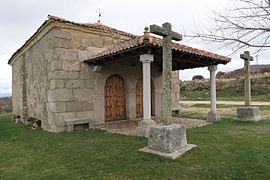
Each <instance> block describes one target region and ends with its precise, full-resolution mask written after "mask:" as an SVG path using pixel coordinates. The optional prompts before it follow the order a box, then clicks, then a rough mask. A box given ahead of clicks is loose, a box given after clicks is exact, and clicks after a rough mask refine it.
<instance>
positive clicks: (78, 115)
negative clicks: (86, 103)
mask: <svg viewBox="0 0 270 180" xmlns="http://www.w3.org/2000/svg"><path fill="white" fill-rule="evenodd" d="M93 114H94V112H93V111H82V112H76V115H75V117H76V118H91V119H93Z"/></svg>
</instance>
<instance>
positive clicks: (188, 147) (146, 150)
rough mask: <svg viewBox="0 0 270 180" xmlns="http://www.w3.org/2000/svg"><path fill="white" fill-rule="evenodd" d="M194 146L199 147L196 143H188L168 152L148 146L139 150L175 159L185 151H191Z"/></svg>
mask: <svg viewBox="0 0 270 180" xmlns="http://www.w3.org/2000/svg"><path fill="white" fill-rule="evenodd" d="M194 147H197V146H196V145H194V144H187V145H186V146H184V147H182V148H181V149H178V150H176V151H174V152H172V153H166V152H161V151H157V150H154V149H151V148H149V147H147V146H146V147H144V148H142V149H140V150H139V151H141V152H145V153H151V154H156V155H159V156H162V157H165V158H169V159H172V160H175V159H177V158H179V157H180V156H182V155H183V154H184V153H185V152H187V151H190V150H191V149H192V148H194Z"/></svg>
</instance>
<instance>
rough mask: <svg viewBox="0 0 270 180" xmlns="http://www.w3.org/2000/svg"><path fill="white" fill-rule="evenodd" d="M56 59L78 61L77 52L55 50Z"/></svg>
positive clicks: (63, 49) (62, 49)
mask: <svg viewBox="0 0 270 180" xmlns="http://www.w3.org/2000/svg"><path fill="white" fill-rule="evenodd" d="M54 52H55V53H54V58H55V59H59V60H63V61H78V55H77V51H76V50H72V49H65V48H55V51H54Z"/></svg>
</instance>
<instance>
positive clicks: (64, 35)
mask: <svg viewBox="0 0 270 180" xmlns="http://www.w3.org/2000/svg"><path fill="white" fill-rule="evenodd" d="M53 37H56V38H60V39H67V40H71V35H70V33H69V32H67V31H64V30H60V29H54V30H53Z"/></svg>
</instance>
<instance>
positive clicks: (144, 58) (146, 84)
mask: <svg viewBox="0 0 270 180" xmlns="http://www.w3.org/2000/svg"><path fill="white" fill-rule="evenodd" d="M153 60H154V55H152V54H143V55H140V61H141V62H142V63H143V120H142V121H140V122H139V126H138V129H137V134H138V135H139V136H144V137H148V132H149V128H150V126H153V125H155V124H156V123H155V121H153V120H152V119H151V68H150V63H151V62H152V61H153Z"/></svg>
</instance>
